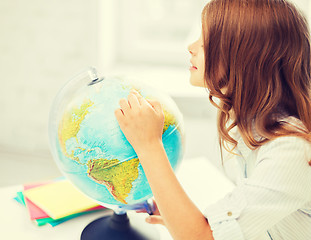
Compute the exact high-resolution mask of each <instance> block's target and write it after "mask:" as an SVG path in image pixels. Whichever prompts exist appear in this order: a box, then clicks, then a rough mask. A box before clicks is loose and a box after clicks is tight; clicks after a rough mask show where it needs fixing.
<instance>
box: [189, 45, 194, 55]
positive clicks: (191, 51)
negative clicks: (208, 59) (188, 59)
mask: <svg viewBox="0 0 311 240" xmlns="http://www.w3.org/2000/svg"><path fill="white" fill-rule="evenodd" d="M188 51H189V53H190V54H191V55H195V54H194V51H193V44H190V45H189V46H188Z"/></svg>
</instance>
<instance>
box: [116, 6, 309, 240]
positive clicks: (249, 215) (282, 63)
mask: <svg viewBox="0 0 311 240" xmlns="http://www.w3.org/2000/svg"><path fill="white" fill-rule="evenodd" d="M309 36H310V34H309V32H308V29H307V23H306V20H305V19H304V17H302V15H301V14H300V13H299V12H298V11H297V10H296V9H295V7H294V6H293V5H292V4H290V3H288V2H287V1H285V0H212V1H211V2H209V3H208V4H207V5H206V6H205V8H204V9H203V12H202V34H201V37H200V38H199V40H197V41H196V42H194V43H193V44H191V45H190V46H189V52H190V54H191V64H192V66H191V68H190V72H191V77H190V81H191V83H192V85H195V86H201V87H206V88H207V89H208V90H209V98H210V101H211V102H212V104H214V105H215V106H216V107H217V108H218V109H219V115H218V132H219V139H220V144H221V146H222V147H223V148H224V149H225V150H227V151H229V153H230V154H231V155H232V156H233V159H234V160H235V161H238V162H239V164H240V166H241V173H240V175H239V176H238V180H237V182H236V188H235V189H234V191H233V192H232V193H230V194H228V195H227V196H226V197H225V198H224V199H222V200H220V201H219V202H217V203H215V204H214V205H213V206H209V207H207V209H206V210H205V211H204V213H201V212H200V211H199V210H198V208H197V207H196V206H195V205H194V204H193V203H192V202H191V200H190V199H189V198H188V196H187V195H186V194H185V192H184V190H183V189H182V187H181V186H180V184H179V182H178V180H177V179H176V177H175V175H174V173H173V171H172V168H171V166H170V164H169V161H168V159H167V156H166V153H165V150H164V148H163V145H162V141H161V134H162V128H163V120H164V118H163V113H162V109H161V105H160V104H159V103H158V102H156V101H152V102H150V101H146V100H145V99H144V98H142V97H141V96H140V95H139V94H138V93H136V92H132V93H131V94H129V96H128V99H123V100H121V101H120V109H117V110H116V111H115V115H116V118H117V120H118V122H119V125H120V127H121V129H122V131H123V132H124V134H125V136H126V137H127V139H128V141H129V142H130V143H131V144H132V146H133V148H134V149H135V151H136V153H137V155H138V157H139V159H140V162H141V164H142V166H143V168H144V171H145V173H146V176H147V178H148V181H149V184H150V186H151V189H152V191H153V194H154V197H155V200H156V202H157V206H158V210H159V213H161V215H158V216H151V217H149V218H148V219H149V222H150V223H163V224H165V226H166V227H167V228H168V230H169V232H170V234H171V235H172V237H173V238H174V239H186V240H189V239H199V240H202V239H215V240H222V239H232V240H239V239H249V240H250V239H260V240H262V239H288V240H296V239H299V240H306V239H311V167H310V166H309V163H310V160H311V147H310V145H311V144H310V142H311V132H310V131H311V96H310V92H311V91H310V90H311V76H310V41H309ZM215 98H216V99H218V100H217V103H216V102H215V101H214V99H215ZM233 159H232V158H231V159H230V161H233ZM154 169H157V171H155V170H154ZM206 191H208V189H206ZM211 194H212V193H211ZM173 196H174V197H173Z"/></svg>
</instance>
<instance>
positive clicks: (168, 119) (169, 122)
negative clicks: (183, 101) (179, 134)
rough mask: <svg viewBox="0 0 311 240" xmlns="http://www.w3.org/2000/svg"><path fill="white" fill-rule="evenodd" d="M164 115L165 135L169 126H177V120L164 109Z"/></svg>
mask: <svg viewBox="0 0 311 240" xmlns="http://www.w3.org/2000/svg"><path fill="white" fill-rule="evenodd" d="M163 113H164V127H163V133H164V132H165V131H166V130H167V129H168V127H169V126H171V125H175V126H177V122H176V118H175V117H174V115H173V114H171V113H169V112H168V111H167V110H165V109H163Z"/></svg>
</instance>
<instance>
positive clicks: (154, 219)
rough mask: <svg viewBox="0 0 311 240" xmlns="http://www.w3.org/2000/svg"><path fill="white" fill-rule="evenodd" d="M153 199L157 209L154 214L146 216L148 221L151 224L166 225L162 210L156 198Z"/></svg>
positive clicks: (139, 211) (143, 211) (142, 211)
mask: <svg viewBox="0 0 311 240" xmlns="http://www.w3.org/2000/svg"><path fill="white" fill-rule="evenodd" d="M152 201H153V205H154V208H155V210H154V211H153V215H149V216H148V217H147V218H146V222H147V223H150V224H161V225H163V226H165V224H164V221H163V218H162V216H161V214H160V211H159V209H158V206H157V203H156V201H155V200H154V199H152ZM136 212H137V213H147V211H146V210H138V211H136Z"/></svg>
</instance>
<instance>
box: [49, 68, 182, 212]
mask: <svg viewBox="0 0 311 240" xmlns="http://www.w3.org/2000/svg"><path fill="white" fill-rule="evenodd" d="M132 89H135V90H136V91H137V92H139V94H141V95H142V96H143V97H144V98H146V99H156V100H158V101H160V103H161V105H162V108H163V112H164V115H165V122H164V129H163V135H162V141H163V145H164V148H165V151H166V154H167V156H168V159H169V161H170V163H171V166H172V168H173V169H176V168H177V167H178V165H179V163H180V161H181V159H182V155H183V120H182V114H181V113H180V111H179V109H178V107H177V105H176V104H175V102H174V101H173V100H172V98H171V97H169V96H168V95H167V94H165V93H163V92H161V91H159V90H157V89H155V88H152V87H150V86H147V85H146V84H142V83H141V82H139V81H137V80H133V79H129V78H127V77H120V76H114V75H110V76H108V75H107V76H105V77H102V78H98V77H97V73H96V70H95V69H94V68H89V69H87V70H86V71H83V72H82V73H80V74H78V75H77V76H76V77H74V78H73V79H71V80H70V81H68V82H67V83H66V84H65V85H64V86H63V87H62V89H61V90H60V91H59V93H58V94H57V95H56V97H55V100H54V102H53V104H52V107H51V112H50V119H49V138H50V146H51V151H52V154H53V157H54V160H55V161H56V163H57V165H58V167H59V169H60V170H61V171H62V173H63V174H64V175H65V176H66V177H67V178H68V179H69V180H70V181H71V182H72V183H73V184H74V185H75V186H76V187H77V188H78V189H79V190H80V191H82V192H83V193H84V194H86V195H87V196H89V197H90V198H92V199H94V200H95V201H97V202H98V203H100V204H101V205H103V206H106V207H108V208H112V209H113V208H116V207H121V208H125V209H131V208H134V206H136V205H137V204H140V203H142V202H144V201H146V200H147V199H150V198H151V197H152V191H151V189H150V186H149V184H148V181H147V178H146V175H145V173H144V170H143V168H142V166H141V164H140V162H139V158H138V157H137V154H136V153H135V151H134V149H133V148H132V146H131V145H130V144H129V142H128V141H127V139H126V138H125V136H124V134H123V132H122V131H121V129H120V127H119V124H118V122H117V120H116V118H115V115H114V111H115V109H117V108H118V107H119V100H120V99H121V98H127V96H128V94H129V93H130V91H131V90H132ZM155 171H156V169H155Z"/></svg>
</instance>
